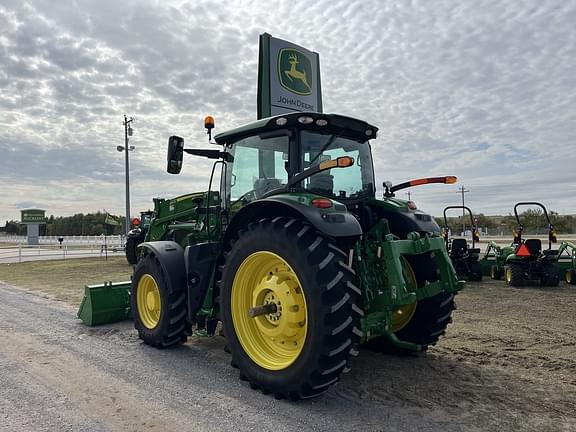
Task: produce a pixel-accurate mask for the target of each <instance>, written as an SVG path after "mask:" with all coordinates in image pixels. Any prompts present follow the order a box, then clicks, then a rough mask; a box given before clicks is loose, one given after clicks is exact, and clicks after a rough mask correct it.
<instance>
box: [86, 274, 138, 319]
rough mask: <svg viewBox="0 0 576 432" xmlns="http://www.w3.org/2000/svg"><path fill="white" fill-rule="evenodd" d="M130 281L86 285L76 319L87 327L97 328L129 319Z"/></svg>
mask: <svg viewBox="0 0 576 432" xmlns="http://www.w3.org/2000/svg"><path fill="white" fill-rule="evenodd" d="M130 284H131V282H130V281H126V282H104V283H103V284H99V285H86V286H85V288H84V298H83V299H82V303H81V304H80V308H79V309H78V314H77V316H78V318H80V319H81V320H82V322H83V323H84V324H86V325H89V326H97V325H101V324H108V323H113V322H117V321H123V320H126V319H130V318H131V314H130Z"/></svg>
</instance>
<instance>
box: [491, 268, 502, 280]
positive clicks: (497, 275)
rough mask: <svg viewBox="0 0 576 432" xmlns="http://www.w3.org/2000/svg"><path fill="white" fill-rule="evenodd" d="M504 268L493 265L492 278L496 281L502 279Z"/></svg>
mask: <svg viewBox="0 0 576 432" xmlns="http://www.w3.org/2000/svg"><path fill="white" fill-rule="evenodd" d="M502 273H503V272H502V268H501V267H498V266H497V265H493V266H492V267H490V278H492V279H494V280H500V279H502Z"/></svg>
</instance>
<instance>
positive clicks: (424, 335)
mask: <svg viewBox="0 0 576 432" xmlns="http://www.w3.org/2000/svg"><path fill="white" fill-rule="evenodd" d="M414 269H417V273H416V272H415V271H414ZM402 270H403V275H404V279H405V280H406V284H407V288H408V290H409V291H417V290H418V289H419V288H421V287H424V286H425V285H426V282H427V281H430V282H433V281H435V280H437V277H438V276H437V274H436V266H435V264H434V262H433V261H432V260H431V259H430V258H429V257H419V258H414V257H413V258H412V260H411V261H410V262H409V261H408V260H407V259H403V260H402ZM454 295H455V294H453V293H446V292H442V293H439V294H436V295H435V296H433V297H428V298H425V299H422V300H419V301H418V302H417V303H413V304H411V305H407V306H403V307H400V308H399V309H397V310H395V311H394V313H393V316H392V322H391V330H392V331H393V332H394V334H395V336H396V337H397V338H398V339H400V340H402V341H406V342H411V343H414V344H418V345H421V346H422V351H426V350H427V349H428V347H429V346H431V345H435V344H436V342H438V340H439V339H440V338H441V337H442V336H443V335H444V334H445V333H446V329H447V327H448V324H450V323H451V322H452V311H453V310H455V309H456V304H455V302H454ZM366 345H367V347H369V348H371V349H372V350H374V351H377V352H381V353H385V354H398V355H407V354H413V353H414V351H409V350H406V349H404V348H399V347H397V346H395V345H393V344H392V343H391V342H390V341H389V340H388V338H386V337H384V336H380V337H377V338H374V339H372V340H371V341H369V342H368V343H367V344H366Z"/></svg>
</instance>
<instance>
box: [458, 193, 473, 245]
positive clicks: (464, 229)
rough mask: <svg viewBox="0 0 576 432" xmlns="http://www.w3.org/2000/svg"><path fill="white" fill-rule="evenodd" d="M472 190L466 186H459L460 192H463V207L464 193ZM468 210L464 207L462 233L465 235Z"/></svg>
mask: <svg viewBox="0 0 576 432" xmlns="http://www.w3.org/2000/svg"><path fill="white" fill-rule="evenodd" d="M467 192H470V191H469V190H468V189H466V188H465V187H464V186H460V187H459V188H458V193H461V194H462V207H464V194H465V193H467ZM465 220H466V212H465V210H464V209H462V235H464V233H465V232H466V222H465Z"/></svg>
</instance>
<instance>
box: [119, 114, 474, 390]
mask: <svg viewBox="0 0 576 432" xmlns="http://www.w3.org/2000/svg"><path fill="white" fill-rule="evenodd" d="M205 126H206V128H207V130H208V135H209V140H211V131H212V128H213V126H214V121H213V119H212V118H207V120H206V121H205ZM377 130H378V129H377V128H376V127H374V126H372V125H370V124H368V123H366V122H364V121H361V120H357V119H353V118H350V117H344V116H340V115H335V114H321V113H313V112H306V113H291V114H285V115H281V116H277V117H271V118H265V119H261V120H258V121H256V122H253V123H250V124H248V125H246V126H243V127H239V128H237V129H233V130H231V131H228V132H224V133H221V134H219V135H216V137H215V141H216V142H215V144H217V145H218V146H219V148H216V149H191V148H184V140H183V139H182V138H180V137H177V136H172V137H170V139H169V143H168V157H167V162H168V167H167V171H168V172H169V173H172V174H177V173H179V172H180V170H181V168H182V162H183V154H184V153H188V154H192V155H195V156H198V157H205V158H210V159H214V160H215V162H214V165H213V168H212V173H211V176H210V181H209V184H208V191H206V192H200V193H194V194H188V195H183V196H181V197H177V198H174V199H171V200H156V201H155V218H154V220H153V221H152V224H151V226H150V229H149V231H148V234H147V240H148V241H145V242H143V243H142V244H140V245H139V250H140V253H139V255H140V260H139V262H138V264H137V266H136V267H135V270H134V274H133V277H132V283H131V287H130V309H131V312H132V315H133V319H134V325H135V328H136V329H137V331H138V335H139V337H140V338H141V339H142V340H143V341H144V343H146V344H148V345H151V346H154V347H158V348H167V347H171V346H175V345H178V344H181V343H183V342H185V341H186V340H187V338H188V336H190V335H191V334H192V333H194V334H196V335H204V336H213V335H215V334H218V330H217V324H218V323H219V322H221V323H222V327H221V329H222V334H223V335H224V336H225V337H226V344H227V349H228V350H229V352H230V353H231V356H232V365H233V366H234V367H236V368H238V369H239V371H240V377H241V378H242V379H244V380H247V381H249V383H250V385H251V386H252V387H253V388H256V389H260V390H261V391H262V392H264V393H271V394H273V395H274V396H275V397H277V398H288V399H291V400H297V399H301V398H309V397H313V396H316V395H319V394H320V393H322V392H324V391H326V390H327V389H328V388H330V386H332V385H333V384H334V383H336V382H337V381H338V380H339V378H340V375H341V374H342V373H343V372H346V371H348V370H349V368H350V361H351V358H352V357H353V356H355V355H357V354H358V347H359V345H361V344H365V345H369V346H370V347H371V348H372V349H375V350H378V351H383V352H396V353H418V352H423V351H425V350H426V349H427V348H428V347H430V346H431V345H434V344H436V343H437V342H438V340H439V339H440V337H441V336H442V335H443V334H444V333H445V331H446V328H447V326H448V324H449V323H450V322H451V314H452V310H453V309H454V308H455V304H454V296H455V295H456V294H457V292H458V291H459V290H460V289H462V288H463V286H464V283H463V282H461V281H458V278H457V276H456V273H455V271H454V268H453V266H452V264H451V262H450V260H449V258H448V255H447V252H446V248H445V245H444V242H443V239H442V238H441V236H440V227H439V226H438V224H437V223H436V222H435V221H434V219H433V218H432V217H431V216H430V215H428V214H426V213H424V212H422V211H420V210H419V209H417V208H416V205H415V204H414V203H413V202H411V201H404V200H401V199H397V198H395V197H394V192H395V191H397V190H400V189H403V188H405V187H410V186H415V185H418V184H426V183H454V182H455V181H456V178H455V177H450V176H449V177H438V178H430V179H420V180H413V181H410V182H406V183H402V184H400V185H397V186H392V185H391V184H390V183H386V184H385V185H384V187H385V196H384V199H382V200H379V199H377V198H376V196H375V194H376V188H375V180H374V169H373V163H372V154H371V147H370V144H369V142H368V140H369V139H374V138H376V134H377ZM217 177H219V184H216V178H217ZM218 328H220V327H218Z"/></svg>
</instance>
